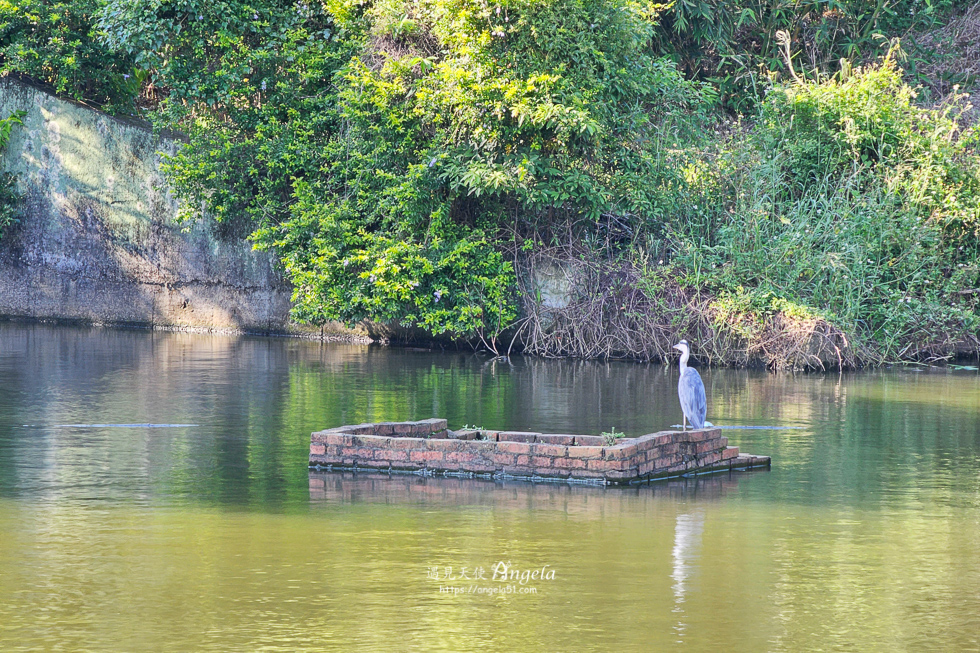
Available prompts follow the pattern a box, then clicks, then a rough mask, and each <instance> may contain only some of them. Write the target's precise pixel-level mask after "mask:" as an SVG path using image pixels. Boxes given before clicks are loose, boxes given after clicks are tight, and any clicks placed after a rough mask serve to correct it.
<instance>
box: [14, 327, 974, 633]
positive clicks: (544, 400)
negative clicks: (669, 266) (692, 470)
mask: <svg viewBox="0 0 980 653" xmlns="http://www.w3.org/2000/svg"><path fill="white" fill-rule="evenodd" d="M702 375H703V376H704V378H705V383H706V386H707V394H708V406H709V412H708V419H709V420H711V421H713V422H714V423H716V424H722V425H772V426H795V427H802V428H798V429H793V430H732V431H728V432H727V433H726V435H728V436H729V438H730V440H731V442H732V444H736V445H738V446H739V447H741V448H742V450H743V451H747V452H750V453H758V454H767V455H771V456H772V457H773V468H772V470H771V471H761V472H759V471H756V472H743V473H736V474H732V475H729V474H723V475H713V476H710V477H701V478H699V479H691V480H680V481H671V482H666V483H665V482H661V483H658V484H652V485H648V486H641V487H632V488H625V489H624V488H598V487H587V486H568V485H551V484H539V485H532V484H523V483H504V484H499V483H498V484H495V483H492V482H488V481H479V480H461V479H452V478H449V479H441V478H419V477H414V476H393V477H390V478H389V477H387V476H380V475H369V474H361V475H357V476H354V475H350V474H330V473H315V472H314V473H311V472H309V470H308V469H307V467H306V460H307V454H308V446H309V433H310V432H311V431H313V430H316V429H320V428H324V427H329V426H336V425H340V424H348V423H356V422H363V421H379V420H406V419H421V418H427V417H433V416H440V417H446V418H448V419H449V422H450V426H451V427H460V426H462V425H464V424H470V425H475V426H484V427H486V428H499V429H527V430H539V431H550V432H573V433H576V432H577V433H599V432H601V431H608V430H610V429H611V428H612V427H615V428H616V429H617V430H619V431H625V432H626V433H627V434H631V435H639V434H642V433H646V432H650V431H656V430H661V429H664V428H666V427H669V426H670V425H671V424H675V423H677V422H678V421H679V420H680V413H679V410H678V408H677V401H676V395H675V387H676V370H674V369H666V368H663V367H661V366H659V365H636V364H627V363H610V364H603V363H591V362H590V363H584V362H558V361H534V360H522V359H517V360H515V361H514V363H513V365H506V364H500V363H497V364H488V363H487V362H486V359H485V358H483V357H480V356H475V355H473V354H468V353H458V352H439V353H433V352H422V351H410V350H403V349H384V348H379V347H364V346H349V345H321V344H319V343H314V342H305V341H297V340H287V339H265V338H232V337H218V336H215V337H210V336H201V335H188V334H169V333H148V332H140V331H112V330H99V329H76V328H50V327H41V326H23V325H11V324H6V325H4V324H0V651H4V652H6V651H20V650H37V651H323V650H339V651H361V650H363V651H389V650H390V651H470V650H500V651H511V650H513V651H586V650H619V651H718V650H726V651H976V650H980V376H978V374H977V372H975V371H965V370H963V371H955V370H947V369H938V368H934V369H924V370H922V371H920V372H912V371H907V370H885V371H881V372H873V373H860V374H845V375H843V376H838V375H836V374H833V375H789V374H780V375H771V374H767V373H765V372H747V371H732V370H704V369H702ZM86 424H103V425H106V424H193V425H194V426H184V427H176V428H150V427H145V426H142V427H112V426H102V427H94V428H86V427H82V426H59V425H86ZM500 562H504V563H509V564H510V569H511V570H520V571H526V572H530V571H532V570H540V569H544V570H545V571H546V572H548V571H549V570H550V571H551V572H553V574H551V575H552V576H553V577H551V578H537V579H528V580H527V581H526V582H525V583H524V584H523V585H521V583H520V582H519V581H518V580H514V581H512V582H500V581H494V580H492V578H491V576H492V570H493V569H494V565H497V564H498V563H500ZM449 568H451V569H449ZM464 568H465V569H464ZM480 569H482V571H483V574H484V579H482V580H475V579H474V577H475V576H476V575H477V574H478V573H479V571H478V570H480ZM497 569H500V567H498V568H497ZM539 573H540V572H539ZM464 574H465V576H468V577H469V579H467V578H463V577H461V576H462V575H464ZM447 575H449V576H453V577H455V578H450V579H447V578H446V576H447ZM509 587H512V588H513V591H509V590H508V589H507V588H509ZM440 588H457V589H456V591H458V592H462V593H458V594H457V593H452V591H451V590H446V591H441V590H440ZM532 590H533V591H532ZM491 591H496V592H497V593H495V594H490V593H487V592H491Z"/></svg>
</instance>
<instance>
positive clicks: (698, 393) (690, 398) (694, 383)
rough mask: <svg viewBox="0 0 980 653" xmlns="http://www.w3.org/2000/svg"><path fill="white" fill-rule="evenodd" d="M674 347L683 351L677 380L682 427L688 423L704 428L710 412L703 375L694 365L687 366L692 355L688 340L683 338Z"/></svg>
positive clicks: (685, 427)
mask: <svg viewBox="0 0 980 653" xmlns="http://www.w3.org/2000/svg"><path fill="white" fill-rule="evenodd" d="M674 349H676V350H678V351H680V352H681V378H680V381H678V382H677V396H678V397H679V398H680V400H681V410H682V411H684V423H683V424H682V428H683V429H684V430H685V431H686V430H687V423H688V422H691V426H692V427H694V428H696V429H703V428H704V417H705V414H706V413H707V412H708V402H707V400H706V399H705V396H704V383H703V382H702V381H701V375H700V374H698V371H697V370H696V369H694V368H693V367H688V366H687V359H688V358H690V357H691V348H690V347H689V346H688V344H687V340H681V341H680V342H679V343H677V344H676V345H674Z"/></svg>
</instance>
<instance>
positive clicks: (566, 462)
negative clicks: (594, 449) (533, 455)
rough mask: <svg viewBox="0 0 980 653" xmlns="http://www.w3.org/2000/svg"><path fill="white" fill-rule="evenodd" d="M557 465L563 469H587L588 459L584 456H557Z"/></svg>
mask: <svg viewBox="0 0 980 653" xmlns="http://www.w3.org/2000/svg"><path fill="white" fill-rule="evenodd" d="M555 467H559V468H562V469H585V467H586V461H585V460H583V459H582V458H555Z"/></svg>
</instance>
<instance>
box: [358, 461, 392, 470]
mask: <svg viewBox="0 0 980 653" xmlns="http://www.w3.org/2000/svg"><path fill="white" fill-rule="evenodd" d="M357 466H358V467H369V468H371V469H388V468H389V467H391V463H389V462H388V461H387V460H360V461H358V462H357Z"/></svg>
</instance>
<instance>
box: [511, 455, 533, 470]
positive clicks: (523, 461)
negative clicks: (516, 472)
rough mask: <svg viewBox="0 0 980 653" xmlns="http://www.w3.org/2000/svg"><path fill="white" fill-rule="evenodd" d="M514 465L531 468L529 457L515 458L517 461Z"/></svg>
mask: <svg viewBox="0 0 980 653" xmlns="http://www.w3.org/2000/svg"><path fill="white" fill-rule="evenodd" d="M515 463H516V464H517V465H521V466H523V467H530V466H531V456H518V457H517V460H516V461H515Z"/></svg>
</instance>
